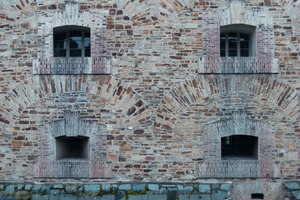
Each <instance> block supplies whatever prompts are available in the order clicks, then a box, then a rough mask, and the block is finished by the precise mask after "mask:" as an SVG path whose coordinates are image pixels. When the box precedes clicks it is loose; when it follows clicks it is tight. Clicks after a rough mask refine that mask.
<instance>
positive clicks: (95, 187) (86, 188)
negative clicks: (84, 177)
mask: <svg viewBox="0 0 300 200" xmlns="http://www.w3.org/2000/svg"><path fill="white" fill-rule="evenodd" d="M84 191H85V192H90V193H97V192H99V191H100V185H85V186H84Z"/></svg>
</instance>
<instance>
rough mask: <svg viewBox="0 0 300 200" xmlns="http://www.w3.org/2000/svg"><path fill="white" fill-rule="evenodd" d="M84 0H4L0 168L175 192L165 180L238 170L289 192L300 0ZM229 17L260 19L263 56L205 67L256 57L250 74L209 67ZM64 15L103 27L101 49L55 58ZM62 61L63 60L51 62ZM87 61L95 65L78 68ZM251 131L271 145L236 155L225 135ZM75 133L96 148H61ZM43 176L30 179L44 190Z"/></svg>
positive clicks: (19, 176) (275, 195) (277, 192)
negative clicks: (73, 156) (81, 153)
mask: <svg viewBox="0 0 300 200" xmlns="http://www.w3.org/2000/svg"><path fill="white" fill-rule="evenodd" d="M77 2H78V1H64V0H45V1H42V0H41V1H34V0H20V1H17V0H16V1H9V0H2V1H0V73H1V76H0V83H1V84H0V91H1V92H0V102H1V105H0V143H1V148H0V158H1V159H0V180H2V181H3V182H6V183H12V182H16V183H22V184H23V183H28V184H31V183H47V182H49V183H50V182H51V183H57V184H59V183H63V185H64V183H78V182H82V183H83V185H85V184H94V183H98V182H99V183H103V182H105V183H107V184H114V183H122V184H127V183H128V182H137V183H145V182H147V183H152V184H157V185H158V186H159V188H158V190H157V189H155V188H152V189H154V190H153V191H152V192H155V191H157V192H167V191H169V189H168V187H161V186H162V184H161V183H175V182H181V181H183V182H198V180H199V178H201V179H200V180H201V181H202V180H203V179H202V178H205V180H206V178H207V179H208V180H207V181H208V182H209V181H216V182H218V183H220V184H221V183H223V181H224V182H226V181H228V180H229V181H233V186H232V187H231V188H230V190H232V192H231V194H230V196H231V197H232V198H233V197H234V198H236V199H242V197H243V196H245V198H249V195H251V193H254V192H262V193H264V195H265V198H266V199H284V198H285V195H286V194H287V193H288V192H285V188H284V187H283V184H282V183H283V182H285V181H286V180H298V179H299V177H300V174H299V168H300V165H299V155H300V154H299V149H300V143H299V134H300V128H299V124H300V121H299V119H300V118H299V89H300V87H299V83H300V82H299V66H300V57H299V52H300V38H299V37H300V34H299V33H300V32H299V30H300V29H299V27H300V26H299V10H300V9H299V5H300V4H299V0H298V1H292V0H245V1H240V0H232V1H227V0H222V1H219V0H182V1H179V0H153V1H150V0H145V1H137V0H135V1H131V0H100V1H98V0H89V1H87V0H84V1H80V3H77ZM240 2H244V4H243V3H240ZM214 13H218V14H222V15H221V16H222V18H220V17H219V16H220V15H214ZM241 13H244V15H243V17H241ZM252 14H253V15H252ZM209 16H210V17H214V18H210V19H211V21H207V20H208V19H209V18H208V17H209ZM228 16H231V17H228ZM213 20H214V21H213ZM230 23H242V24H243V23H247V24H250V25H255V26H256V31H257V40H256V42H257V58H255V59H250V60H248V59H242V60H241V59H220V58H215V59H211V60H210V61H209V62H206V64H205V66H206V67H208V68H207V69H208V72H209V70H210V69H212V68H213V69H214V68H216V67H220V65H218V64H220V63H221V65H223V64H224V63H225V64H226V63H227V66H228V65H230V66H229V68H230V67H231V68H230V69H232V67H233V66H234V67H238V66H239V65H241V64H243V66H244V68H245V67H247V66H250V69H251V74H248V73H247V74H200V73H199V72H200V71H199V68H200V66H201V64H203V63H201V59H200V58H202V57H205V56H212V57H214V56H215V55H218V54H219V49H218V41H219V32H218V30H219V28H220V25H228V24H230ZM61 25H83V26H89V27H91V31H92V38H94V39H95V40H93V41H92V45H93V47H91V48H92V49H93V52H94V53H93V55H92V56H91V59H87V60H88V61H84V60H85V59H77V58H76V59H74V60H75V61H74V60H73V61H74V64H70V62H69V61H72V59H69V60H68V59H62V61H61V60H60V59H53V56H52V54H53V49H52V47H53V41H52V36H53V28H54V27H56V26H61ZM210 36H212V37H210ZM209 47H212V48H209ZM101 56H103V58H105V59H102V57H101ZM262 57H266V60H263V59H262ZM229 60H230V62H229ZM258 60H259V62H258ZM217 61H218V62H219V63H217ZM275 61H276V62H275ZM246 62H247V64H244V63H246ZM53 63H54V65H55V67H57V66H58V64H57V63H59V64H60V65H62V68H61V69H57V68H55V67H54V68H55V69H53V70H54V71H51V70H52V68H51V69H50V67H52V66H53V65H51V64H53ZM81 63H88V66H89V68H88V70H89V72H92V73H91V74H87V73H85V72H86V71H84V70H83V71H84V73H85V74H77V75H66V73H69V72H70V71H72V69H70V68H69V67H73V69H74V73H79V72H80V70H81V69H80V70H78V69H79V66H87V65H85V64H84V65H81ZM228 63H229V64H228ZM249 63H250V64H249ZM257 63H258V64H257ZM48 64H50V65H48ZM90 64H91V65H90ZM276 64H278V65H276ZM93 66H94V68H93ZM47 67H49V68H47ZM273 68H275V69H276V70H277V71H276V72H277V73H272V74H271V73H269V72H270V69H273ZM37 69H42V70H45V71H46V72H47V70H50V72H49V71H48V72H49V73H52V72H55V73H56V72H57V73H63V72H66V73H65V75H54V74H52V75H51V74H48V75H38V72H37ZM255 69H258V70H260V69H262V70H261V71H260V72H262V71H263V72H268V73H262V74H256V72H255ZM265 69H266V70H267V71H264V70H265ZM245 70H246V72H247V70H248V68H245ZM83 71H82V72H83ZM48 72H47V73H48ZM66 113H73V115H74V116H75V117H69V116H72V114H71V115H68V114H66ZM74 113H75V114H74ZM237 113H239V114H237ZM238 115H239V116H240V119H243V120H238V119H236V116H238ZM66 118H70V119H71V120H70V121H68V120H67V119H66ZM238 118H239V117H238ZM76 120H77V121H76ZM71 122H74V123H75V122H78V123H75V124H77V125H78V124H80V125H81V127H83V128H81V129H80V128H76V126H75V125H74V123H71ZM86 122H87V123H86ZM64 123H66V126H65V125H63V124H64ZM72 124H73V125H74V126H72ZM66 127H67V128H68V127H70V129H68V130H67V131H61V130H60V129H65V128H66ZM55 128H59V130H60V131H59V130H58V129H56V131H55ZM218 129H219V131H218ZM220 130H221V131H220ZM241 133H242V134H245V135H251V136H256V137H258V140H259V144H260V146H259V155H260V156H259V157H258V159H257V160H255V161H252V162H245V161H235V162H223V161H222V159H221V158H220V155H221V154H220V151H221V148H220V138H221V137H222V136H225V134H226V135H232V134H233V135H234V134H235V135H236V134H241ZM63 134H65V135H69V136H71V135H73V136H74V135H79V134H82V136H88V137H89V138H90V141H91V143H90V152H91V153H90V155H89V158H88V160H86V161H79V162H77V161H66V162H61V161H57V160H56V148H55V147H56V146H55V137H59V136H62V135H63ZM230 163H233V166H235V167H232V166H231V165H229V164H230ZM249 163H250V164H249ZM70 165H71V167H70ZM211 165H212V166H213V167H211V168H210V167H209V166H211ZM73 166H75V167H74V168H73V169H75V170H72V169H71V168H72V167H73ZM226 166H229V167H226ZM230 166H231V167H230ZM236 166H240V167H236ZM236 168H237V169H240V168H243V170H235V169H236ZM214 170H215V171H214ZM205 175H207V176H205ZM55 177H59V179H57V178H55ZM91 177H92V178H93V179H90V178H91ZM258 177H259V179H257V180H258V181H256V178H258ZM73 178H75V179H73ZM216 178H218V179H216ZM222 178H226V180H223V179H222ZM236 178H237V179H236ZM248 178H251V180H248ZM269 178H272V180H274V182H270V181H269ZM254 180H255V181H254ZM263 183H266V184H263ZM203 184H206V183H205V182H203ZM26 185H27V184H26ZM26 185H25V188H26ZM36 187H37V186H36V185H34V186H33V188H32V189H31V188H30V186H28V187H27V189H26V191H30V192H31V193H39V192H41V191H42V190H41V187H40V188H36ZM64 187H65V186H64ZM155 187H157V186H155ZM182 187H184V186H182ZM220 187H221V190H222V186H220ZM0 188H1V187H0ZM81 188H82V191H83V187H81ZM146 188H148V186H146ZM150 188H151V187H150ZM171 188H173V187H170V190H171ZM176 188H177V189H178V190H179V188H178V187H176ZM257 188H259V189H257ZM50 189H51V188H50ZM102 189H103V191H105V190H110V189H105V188H104V187H103V188H100V189H99V193H100V194H102V192H103V191H102ZM194 189H196V190H197V189H198V186H196V187H194ZM3 190H5V188H3V189H2V190H1V191H3ZM48 190H49V189H48ZM116 190H117V189H116ZM188 190H189V191H190V189H188ZM188 190H186V191H188ZM180 191H183V190H180ZM269 191H271V192H269ZM181 194H182V195H185V193H181Z"/></svg>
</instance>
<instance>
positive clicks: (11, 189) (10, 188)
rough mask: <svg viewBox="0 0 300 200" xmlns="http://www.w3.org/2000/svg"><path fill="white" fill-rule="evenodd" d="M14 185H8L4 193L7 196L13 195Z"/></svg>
mask: <svg viewBox="0 0 300 200" xmlns="http://www.w3.org/2000/svg"><path fill="white" fill-rule="evenodd" d="M15 187H16V186H15V185H8V186H7V187H6V189H5V192H6V193H8V194H13V193H14V192H15Z"/></svg>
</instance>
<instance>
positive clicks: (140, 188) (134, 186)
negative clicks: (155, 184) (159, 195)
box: [132, 183, 146, 192]
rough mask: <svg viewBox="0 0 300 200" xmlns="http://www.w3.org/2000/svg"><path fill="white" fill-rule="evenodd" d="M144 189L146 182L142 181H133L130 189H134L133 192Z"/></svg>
mask: <svg viewBox="0 0 300 200" xmlns="http://www.w3.org/2000/svg"><path fill="white" fill-rule="evenodd" d="M145 189H146V184H144V183H140V184H137V183H134V184H132V190H133V191H135V192H139V191H143V190H145Z"/></svg>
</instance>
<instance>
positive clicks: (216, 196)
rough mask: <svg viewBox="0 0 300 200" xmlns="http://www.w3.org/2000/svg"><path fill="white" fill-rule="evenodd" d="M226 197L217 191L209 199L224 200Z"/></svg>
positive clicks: (224, 193)
mask: <svg viewBox="0 0 300 200" xmlns="http://www.w3.org/2000/svg"><path fill="white" fill-rule="evenodd" d="M226 195H227V192H225V191H222V190H219V191H218V192H216V193H214V194H212V197H211V199H212V200H223V199H225V197H226Z"/></svg>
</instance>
